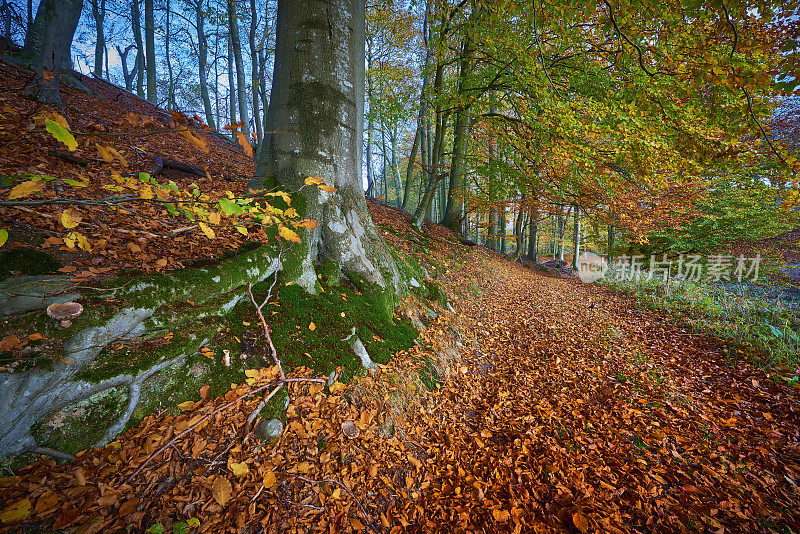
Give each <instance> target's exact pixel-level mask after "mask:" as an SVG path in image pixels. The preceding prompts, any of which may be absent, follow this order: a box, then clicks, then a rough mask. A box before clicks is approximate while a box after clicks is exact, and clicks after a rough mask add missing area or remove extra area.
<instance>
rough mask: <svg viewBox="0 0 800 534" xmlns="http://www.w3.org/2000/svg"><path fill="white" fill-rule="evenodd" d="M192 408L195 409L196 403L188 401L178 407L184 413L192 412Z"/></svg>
mask: <svg viewBox="0 0 800 534" xmlns="http://www.w3.org/2000/svg"><path fill="white" fill-rule="evenodd" d="M192 408H194V401H186V402H182V403H180V404H179V405H178V409H179V410H181V411H182V412H185V411H187V410H191V409H192Z"/></svg>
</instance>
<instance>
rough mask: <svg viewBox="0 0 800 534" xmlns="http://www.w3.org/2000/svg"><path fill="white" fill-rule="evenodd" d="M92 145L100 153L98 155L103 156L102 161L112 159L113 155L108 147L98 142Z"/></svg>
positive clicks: (109, 161) (110, 160)
mask: <svg viewBox="0 0 800 534" xmlns="http://www.w3.org/2000/svg"><path fill="white" fill-rule="evenodd" d="M94 146H96V147H97V153H98V154H100V157H101V158H103V161H105V162H106V163H111V162H112V161H114V155H113V154H112V153H111V151H110V150H109V149H108V147H107V146H103V145H101V144H99V143H95V144H94Z"/></svg>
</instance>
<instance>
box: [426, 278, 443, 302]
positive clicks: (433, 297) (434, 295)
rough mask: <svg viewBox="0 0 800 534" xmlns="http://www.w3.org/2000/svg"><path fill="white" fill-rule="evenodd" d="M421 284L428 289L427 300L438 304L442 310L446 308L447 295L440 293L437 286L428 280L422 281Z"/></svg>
mask: <svg viewBox="0 0 800 534" xmlns="http://www.w3.org/2000/svg"><path fill="white" fill-rule="evenodd" d="M423 283H424V284H425V287H426V288H427V289H428V297H427V298H428V300H430V301H434V302H438V303H439V305H440V306H441V307H442V308H444V307H445V306H447V295H445V293H444V291H442V288H441V287H440V286H439V284H437V283H436V282H434V281H433V280H430V279H426V280H423Z"/></svg>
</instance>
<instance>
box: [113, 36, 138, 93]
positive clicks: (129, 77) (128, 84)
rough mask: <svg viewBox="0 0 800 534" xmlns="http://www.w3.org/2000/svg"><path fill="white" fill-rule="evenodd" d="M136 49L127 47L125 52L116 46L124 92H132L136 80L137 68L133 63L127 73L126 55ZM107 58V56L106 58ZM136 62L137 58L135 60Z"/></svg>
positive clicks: (131, 46) (130, 46)
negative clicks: (123, 81)
mask: <svg viewBox="0 0 800 534" xmlns="http://www.w3.org/2000/svg"><path fill="white" fill-rule="evenodd" d="M134 48H136V46H134V45H128V46H127V48H125V50H123V49H121V48H120V47H119V45H116V49H117V54H118V55H119V58H120V63H121V64H122V78H123V80H125V90H126V91H130V92H133V80H134V78H136V72H137V69H138V68H139V66H138V65H137V64H136V62H135V61H134V64H133V68H132V69H131V70H130V71H128V54H130V52H131V50H133V49H134ZM106 57H107V56H106ZM136 59H137V60H138V58H136Z"/></svg>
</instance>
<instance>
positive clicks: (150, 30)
mask: <svg viewBox="0 0 800 534" xmlns="http://www.w3.org/2000/svg"><path fill="white" fill-rule="evenodd" d="M144 42H145V52H144V53H145V56H146V57H147V67H146V70H147V100H149V101H150V102H152V103H153V104H158V92H157V89H156V20H155V13H154V10H153V0H144Z"/></svg>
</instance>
